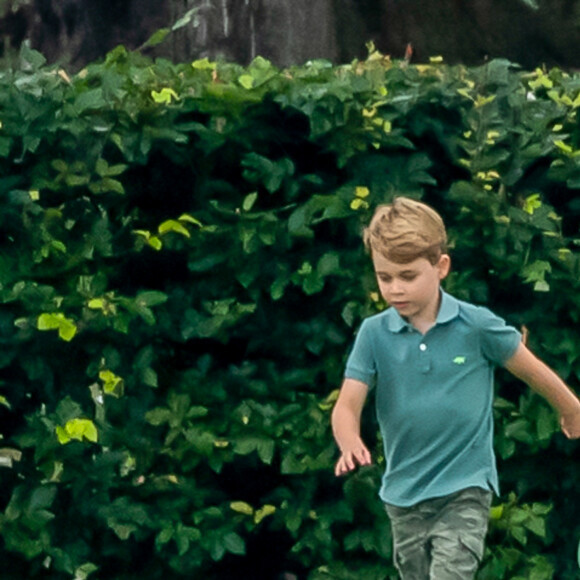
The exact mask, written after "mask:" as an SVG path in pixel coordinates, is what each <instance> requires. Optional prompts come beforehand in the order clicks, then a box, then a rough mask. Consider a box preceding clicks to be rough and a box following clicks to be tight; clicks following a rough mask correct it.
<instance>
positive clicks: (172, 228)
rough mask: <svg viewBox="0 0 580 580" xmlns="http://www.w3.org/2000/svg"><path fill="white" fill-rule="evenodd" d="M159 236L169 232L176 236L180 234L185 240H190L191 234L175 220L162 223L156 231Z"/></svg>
mask: <svg viewBox="0 0 580 580" xmlns="http://www.w3.org/2000/svg"><path fill="white" fill-rule="evenodd" d="M158 231H159V233H160V234H161V235H163V234H167V233H169V232H175V233H176V234H181V235H182V236H185V237H186V238H190V237H191V234H190V233H189V231H188V230H187V228H186V227H185V226H184V225H183V224H182V223H180V222H179V221H177V220H167V221H164V222H163V223H162V224H161V225H160V226H159V229H158Z"/></svg>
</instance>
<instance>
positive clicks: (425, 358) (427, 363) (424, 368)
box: [419, 342, 431, 373]
mask: <svg viewBox="0 0 580 580" xmlns="http://www.w3.org/2000/svg"><path fill="white" fill-rule="evenodd" d="M419 351H420V352H419V361H420V364H419V367H420V369H421V372H422V373H428V372H429V371H430V370H431V355H430V353H429V349H428V347H427V345H426V344H425V343H424V342H422V343H421V344H420V345H419Z"/></svg>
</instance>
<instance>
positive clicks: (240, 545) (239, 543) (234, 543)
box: [223, 532, 246, 556]
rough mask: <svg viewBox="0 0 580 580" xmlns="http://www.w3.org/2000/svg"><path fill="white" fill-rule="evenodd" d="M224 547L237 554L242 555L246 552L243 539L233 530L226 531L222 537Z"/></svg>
mask: <svg viewBox="0 0 580 580" xmlns="http://www.w3.org/2000/svg"><path fill="white" fill-rule="evenodd" d="M223 545H224V548H225V549H226V550H227V551H228V552H230V553H232V554H236V555H238V556H243V555H244V554H245V553H246V543H245V542H244V540H243V539H242V538H241V537H240V536H239V535H238V534H236V533H235V532H228V533H227V534H225V535H224V537H223Z"/></svg>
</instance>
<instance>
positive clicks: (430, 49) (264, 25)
mask: <svg viewBox="0 0 580 580" xmlns="http://www.w3.org/2000/svg"><path fill="white" fill-rule="evenodd" d="M188 13H189V14H190V15H191V19H190V21H189V23H188V24H187V25H186V26H183V27H182V28H180V29H179V30H178V31H176V32H175V33H174V34H173V35H172V36H171V38H170V39H169V40H168V41H167V42H165V43H164V44H163V45H161V46H159V47H157V48H155V49H154V52H153V53H152V54H153V55H154V56H165V57H170V58H172V59H175V60H184V59H194V58H200V57H204V56H207V57H210V58H216V57H218V56H222V57H224V58H226V59H228V60H233V61H236V62H239V63H241V64H247V63H248V62H249V61H250V60H251V59H252V58H253V57H255V56H257V55H261V56H263V57H265V58H267V59H269V60H271V61H272V62H273V63H274V64H276V65H278V66H287V65H290V64H302V63H304V62H306V61H307V60H311V59H315V58H325V59H329V60H331V61H333V62H334V63H340V62H348V61H350V60H352V59H353V58H356V57H361V56H364V55H365V54H366V49H365V44H366V42H367V41H369V40H373V41H374V42H375V44H376V45H377V47H378V48H379V49H380V50H381V51H382V52H384V53H387V54H391V55H392V56H393V57H395V58H401V57H402V56H403V55H404V53H405V48H406V46H407V44H408V43H411V44H412V46H413V50H414V59H415V61H424V60H426V59H427V58H428V57H429V56H433V55H442V56H443V57H444V58H445V60H446V61H447V62H450V63H456V62H462V63H464V64H478V63H481V62H483V61H484V60H485V59H488V58H494V57H505V58H508V59H510V60H512V61H514V62H518V63H520V64H522V65H523V66H525V67H535V66H538V65H542V64H546V65H549V66H551V65H559V66H562V67H566V68H574V67H576V66H578V65H579V64H580V43H579V42H578V40H579V39H580V34H579V32H580V0H0V35H2V36H3V38H4V51H7V50H11V49H12V50H13V49H14V48H16V47H18V46H19V44H20V43H21V42H22V40H24V39H29V40H30V42H31V45H32V47H33V48H36V49H37V50H40V51H41V52H42V53H44V54H45V56H46V57H47V58H48V60H49V62H60V63H62V64H63V65H66V66H68V67H70V68H71V69H73V70H74V69H78V68H80V67H82V66H84V65H85V64H86V63H88V62H90V61H92V60H95V59H98V58H100V57H102V56H103V55H104V54H105V53H106V52H107V51H108V50H110V49H112V48H113V47H115V46H116V45H118V44H124V45H125V46H127V47H129V48H137V47H139V46H140V45H142V43H144V42H145V41H146V40H147V39H148V38H149V37H150V36H151V35H152V34H153V33H154V32H155V31H156V30H158V29H160V28H163V27H171V26H172V24H173V23H175V22H176V21H178V20H179V18H180V17H182V16H183V15H184V14H188Z"/></svg>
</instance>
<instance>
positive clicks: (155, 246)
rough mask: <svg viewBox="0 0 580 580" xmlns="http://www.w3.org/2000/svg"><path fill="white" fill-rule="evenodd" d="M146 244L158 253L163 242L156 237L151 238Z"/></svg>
mask: <svg viewBox="0 0 580 580" xmlns="http://www.w3.org/2000/svg"><path fill="white" fill-rule="evenodd" d="M147 243H148V244H149V245H150V246H151V247H152V248H153V249H154V250H157V251H159V250H160V249H161V248H162V247H163V242H162V241H161V240H160V239H159V238H158V237H157V236H151V237H150V238H149V239H148V240H147Z"/></svg>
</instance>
